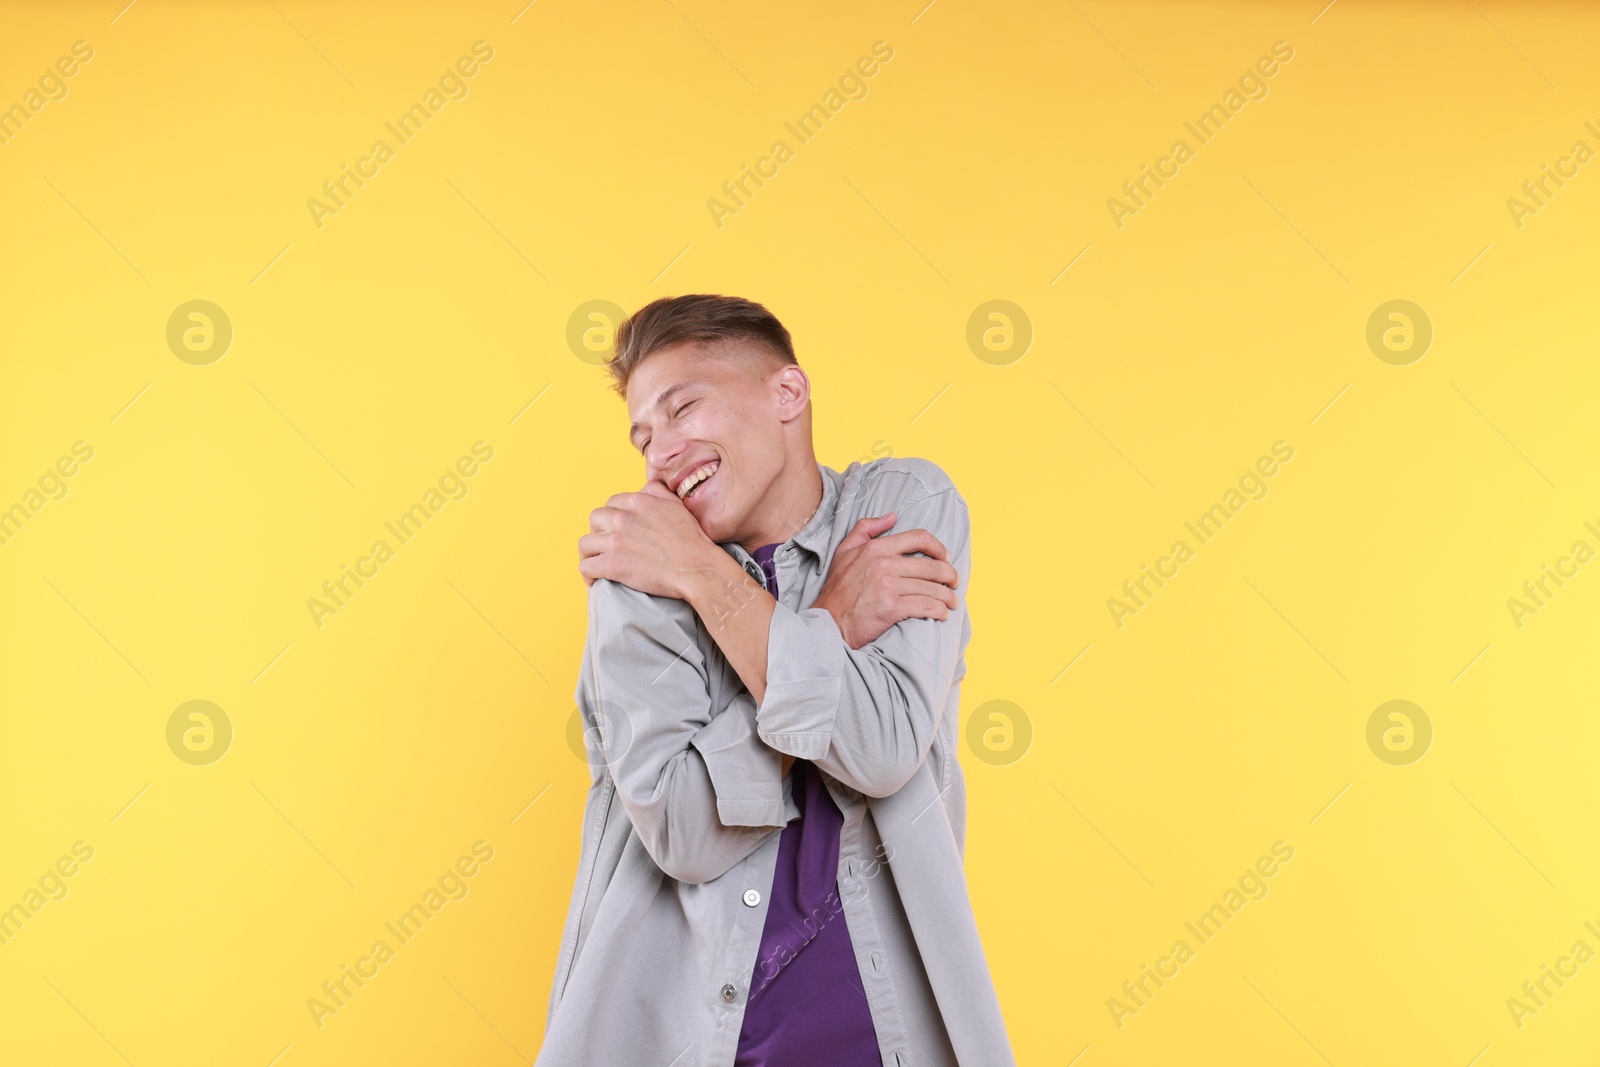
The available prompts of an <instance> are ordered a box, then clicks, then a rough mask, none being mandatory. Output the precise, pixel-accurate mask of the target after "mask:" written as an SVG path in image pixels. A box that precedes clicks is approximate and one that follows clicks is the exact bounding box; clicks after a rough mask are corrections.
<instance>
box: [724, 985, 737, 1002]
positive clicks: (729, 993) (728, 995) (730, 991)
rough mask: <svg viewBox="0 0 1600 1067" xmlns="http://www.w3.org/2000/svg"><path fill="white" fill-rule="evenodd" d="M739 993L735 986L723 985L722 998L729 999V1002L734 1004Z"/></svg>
mask: <svg viewBox="0 0 1600 1067" xmlns="http://www.w3.org/2000/svg"><path fill="white" fill-rule="evenodd" d="M738 995H739V991H738V990H737V989H735V988H733V986H731V985H725V986H723V987H722V999H723V1000H725V1001H727V1002H728V1003H729V1004H732V1003H733V1002H734V999H735V998H736V997H738Z"/></svg>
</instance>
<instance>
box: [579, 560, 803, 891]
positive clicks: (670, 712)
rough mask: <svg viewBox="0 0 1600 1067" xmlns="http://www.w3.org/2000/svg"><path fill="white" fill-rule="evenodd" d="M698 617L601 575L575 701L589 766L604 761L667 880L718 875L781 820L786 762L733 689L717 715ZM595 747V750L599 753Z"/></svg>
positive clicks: (592, 598)
mask: <svg viewBox="0 0 1600 1067" xmlns="http://www.w3.org/2000/svg"><path fill="white" fill-rule="evenodd" d="M694 619H695V616H694V611H693V609H692V608H690V607H689V605H687V604H685V603H683V602H682V601H678V600H672V599H670V598H667V597H655V596H650V595H648V594H645V593H641V592H639V591H638V590H636V589H632V588H630V587H628V586H625V585H621V584H619V583H616V582H612V581H608V580H605V579H601V580H598V581H596V582H595V583H594V584H593V585H592V586H590V589H589V632H588V639H587V641H586V643H585V646H584V655H583V665H582V667H581V668H580V670H579V674H578V687H577V694H576V695H577V701H578V706H579V709H580V711H581V712H582V714H583V720H584V723H585V725H586V726H588V727H589V728H590V729H589V734H588V737H589V739H590V742H591V744H590V751H591V754H590V759H591V760H596V759H601V758H603V760H604V763H605V765H606V768H607V770H608V771H609V772H610V774H611V778H612V780H613V781H614V782H615V784H616V787H617V796H618V798H619V799H620V800H621V802H622V805H623V807H624V809H625V810H626V811H627V813H628V818H629V820H630V821H631V822H632V823H633V826H634V829H635V830H636V831H637V833H638V835H639V838H640V840H641V841H642V842H643V843H644V846H645V848H646V849H647V850H648V851H649V853H650V855H651V857H652V858H653V859H654V860H655V861H656V864H657V865H658V866H660V868H661V869H662V871H664V872H665V873H666V874H667V875H669V876H670V877H673V878H676V879H678V880H679V881H684V882H706V881H710V880H711V879H713V878H716V877H718V876H719V875H721V874H723V873H725V872H726V871H727V870H728V869H729V868H731V867H732V866H733V865H734V864H736V863H738V862H739V861H740V860H741V859H743V858H744V857H745V856H747V855H748V854H749V853H750V852H752V851H753V850H754V849H755V848H756V847H757V846H758V845H760V844H761V842H762V841H763V840H764V839H765V838H766V836H767V834H766V833H765V832H763V831H770V830H772V829H777V828H780V827H782V826H783V824H784V821H785V815H784V810H785V809H784V802H783V782H782V757H781V756H780V755H779V753H778V752H777V751H775V750H774V749H773V748H771V747H769V746H768V745H767V744H766V743H765V742H763V741H762V740H761V738H760V737H759V736H758V735H757V732H756V708H755V702H754V700H752V699H751V697H750V695H749V694H748V693H745V692H742V691H741V692H740V693H739V694H738V695H737V696H735V697H734V698H733V700H732V701H731V702H730V703H729V704H728V706H727V707H726V708H724V709H722V710H721V711H720V712H716V713H713V708H712V697H711V683H710V678H709V675H708V666H707V663H706V661H705V657H704V656H703V655H702V653H701V651H700V648H699V646H698V645H697V643H696V641H695V634H694V627H695V621H694ZM593 749H598V750H599V752H598V754H596V753H595V752H594V751H593Z"/></svg>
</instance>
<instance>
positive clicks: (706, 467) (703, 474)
mask: <svg viewBox="0 0 1600 1067" xmlns="http://www.w3.org/2000/svg"><path fill="white" fill-rule="evenodd" d="M720 466H721V464H720V463H718V462H717V461H716V460H712V461H711V462H710V463H705V464H702V465H701V466H699V467H696V468H695V469H694V470H692V471H690V472H689V474H688V475H687V476H686V477H685V478H684V479H683V481H681V482H679V483H678V499H679V500H683V501H688V500H689V498H690V497H692V496H694V494H695V491H696V490H697V489H699V488H700V487H701V486H702V485H704V484H705V483H706V482H708V481H709V480H710V479H711V476H712V475H713V474H715V473H717V468H718V467H720Z"/></svg>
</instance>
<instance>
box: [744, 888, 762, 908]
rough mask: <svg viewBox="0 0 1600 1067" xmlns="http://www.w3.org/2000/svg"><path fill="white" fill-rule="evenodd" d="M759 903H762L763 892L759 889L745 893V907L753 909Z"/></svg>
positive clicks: (747, 890) (748, 890)
mask: <svg viewBox="0 0 1600 1067" xmlns="http://www.w3.org/2000/svg"><path fill="white" fill-rule="evenodd" d="M759 903H761V891H760V890H759V889H746V890H745V891H744V906H745V907H747V908H753V907H755V906H756V905H757V904H759Z"/></svg>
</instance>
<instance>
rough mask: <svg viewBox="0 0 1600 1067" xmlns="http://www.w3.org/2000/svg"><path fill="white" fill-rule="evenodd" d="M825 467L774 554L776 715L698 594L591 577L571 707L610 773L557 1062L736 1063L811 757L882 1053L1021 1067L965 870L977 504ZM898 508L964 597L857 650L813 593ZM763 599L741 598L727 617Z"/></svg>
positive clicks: (937, 490) (873, 474)
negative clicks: (777, 873) (937, 615)
mask: <svg viewBox="0 0 1600 1067" xmlns="http://www.w3.org/2000/svg"><path fill="white" fill-rule="evenodd" d="M818 469H819V471H820V472H821V474H822V502H821V504H820V505H819V506H818V508H817V511H816V513H815V514H814V515H813V516H812V517H811V519H810V521H809V522H808V523H807V524H806V525H805V526H804V527H803V528H802V529H801V530H800V531H799V532H798V533H796V534H795V535H794V536H793V537H792V538H791V539H789V540H788V541H786V542H784V543H783V544H782V545H781V546H780V547H779V548H778V550H777V552H776V554H775V557H774V558H775V561H776V564H777V569H778V588H779V591H780V595H779V598H778V603H777V605H776V607H775V609H774V612H773V616H772V628H771V632H770V635H769V638H768V661H767V691H766V696H765V698H764V699H763V700H762V702H761V705H760V707H759V708H758V707H757V706H756V703H755V701H754V699H753V698H752V697H751V696H750V693H749V692H748V691H747V690H746V689H745V687H744V684H743V682H742V681H741V680H740V679H739V676H738V674H737V673H736V672H735V671H734V669H733V668H732V666H730V665H729V663H728V661H727V660H726V658H724V656H723V655H722V653H721V650H720V649H719V648H718V646H717V643H716V641H715V639H714V638H713V637H712V636H711V631H710V630H708V628H707V625H706V624H705V623H703V622H702V621H701V620H700V617H699V616H698V614H696V612H695V610H694V609H693V608H692V607H690V606H689V605H688V604H687V603H685V602H683V601H680V600H675V599H672V598H668V597H656V596H650V595H647V594H644V593H640V592H638V591H637V590H635V589H631V588H629V587H628V586H624V585H620V584H618V583H616V582H611V581H607V580H603V579H602V580H599V581H596V582H595V583H594V584H593V585H592V586H591V587H590V590H589V632H588V637H587V640H586V642H585V646H584V653H583V662H582V665H581V667H580V669H579V674H578V686H577V693H576V696H577V701H578V707H579V709H580V710H581V712H582V714H583V718H584V722H585V724H586V725H588V726H589V727H590V729H589V730H588V731H587V732H586V735H585V740H586V751H587V752H588V753H589V759H590V766H591V771H592V781H591V785H590V788H589V793H588V797H587V799H586V801H585V804H584V820H583V834H582V842H581V846H580V853H579V860H578V874H577V879H576V882H575V883H574V885H573V891H572V900H571V904H570V907H569V909H568V913H567V920H566V926H565V930H564V932H563V934H562V938H561V948H560V953H559V955H558V957H557V962H556V974H555V982H554V985H553V987H552V989H551V993H550V1013H549V1018H548V1021H547V1024H546V1032H545V1040H544V1046H543V1048H542V1049H541V1050H540V1053H539V1059H538V1063H539V1064H540V1065H541V1067H591V1065H592V1067H615V1065H617V1064H653V1065H660V1067H667V1065H668V1064H670V1065H671V1067H729V1065H730V1064H732V1063H733V1059H734V1053H735V1049H736V1046H737V1044H738V1040H739V1027H740V1023H741V1021H742V1019H743V1014H744V1005H745V998H746V996H747V994H748V991H749V988H750V984H751V981H752V979H753V977H754V976H757V975H759V974H760V973H764V972H762V971H760V970H758V968H762V967H763V966H765V967H766V968H769V969H770V968H771V967H773V966H775V962H776V961H761V960H758V959H756V956H757V954H758V949H759V947H760V942H761V932H762V927H763V925H764V921H765V918H766V897H767V895H768V893H769V891H770V889H771V887H772V872H773V867H774V863H775V861H776V858H777V853H778V838H779V831H780V830H781V829H782V828H783V826H784V825H785V824H786V823H787V822H788V821H789V820H790V819H791V818H794V817H795V816H797V815H798V814H799V810H798V808H797V807H796V805H795V803H794V800H793V799H792V797H791V796H790V792H789V790H790V782H791V779H790V778H788V777H785V778H781V779H780V777H779V774H780V772H781V757H780V755H779V753H788V754H790V755H792V756H795V757H796V758H799V759H805V760H810V761H811V762H812V763H813V764H815V766H816V767H817V768H819V769H820V771H821V772H822V776H823V780H824V782H825V783H826V785H827V787H828V791H829V793H830V795H831V796H832V797H833V799H834V802H835V803H836V804H837V805H838V806H839V810H840V811H841V812H842V813H843V814H844V826H843V829H842V831H841V833H840V843H839V899H840V903H841V905H842V911H843V918H844V920H845V922H846V923H847V925H848V927H849V930H850V940H851V942H852V944H853V945H854V948H855V953H856V960H857V964H858V966H859V969H860V973H861V979H862V983H863V986H864V988H863V989H862V994H863V995H864V996H865V997H866V999H867V1002H868V1004H869V1006H870V1009H871V1012H872V1019H873V1025H874V1027H875V1029H876V1031H877V1034H878V1040H879V1045H880V1047H881V1051H882V1053H883V1062H884V1063H885V1064H886V1065H889V1067H956V1065H958V1064H966V1065H974V1067H977V1065H981V1067H1007V1065H1014V1062H1015V1061H1014V1060H1013V1057H1012V1053H1011V1047H1010V1044H1009V1042H1008V1040H1007V1037H1006V1030H1005V1023H1004V1021H1003V1019H1002V1017H1001V1013H1000V1005H999V1001H998V999H997V998H996V996H995V991H994V985H993V983H992V982H991V981H990V978H989V970H988V965H987V963H986V962H985V960H984V955H983V946H982V943H981V942H980V940H979V938H978V930H977V926H976V923H975V922H974V920H973V915H972V907H971V904H970V903H969V901H968V899H967V885H966V876H965V873H964V871H963V868H962V855H963V847H964V843H965V835H966V788H965V784H964V781H963V778H962V773H961V766H960V764H959V763H958V762H957V759H956V747H957V742H958V740H959V737H960V730H959V727H958V724H957V710H958V707H959V705H960V690H961V679H962V678H963V677H964V676H965V674H966V663H965V660H964V657H963V650H964V649H965V648H966V645H967V642H968V640H969V639H970V638H971V636H972V626H971V623H970V621H969V620H968V617H967V610H966V606H967V605H966V590H967V582H968V579H969V577H970V574H971V546H970V530H969V526H968V520H967V505H966V501H965V500H963V499H962V497H961V494H960V493H959V492H957V491H956V489H955V487H954V485H952V484H951V482H950V479H949V478H948V477H947V476H946V475H945V473H944V472H943V471H942V470H940V469H939V468H938V467H937V466H936V465H934V464H933V463H930V462H928V461H927V460H922V459H894V458H890V459H881V460H875V461H873V462H872V463H869V464H866V465H865V466H862V465H860V464H857V463H852V464H851V465H850V466H849V467H848V468H847V469H846V470H845V471H844V472H843V473H840V472H838V471H835V470H832V469H830V468H828V467H826V466H822V465H820V464H819V465H818ZM889 511H893V512H895V513H896V523H895V526H894V529H893V530H891V531H890V532H891V533H898V532H901V531H904V530H912V529H919V528H920V529H925V530H928V531H929V532H930V533H932V534H933V535H934V536H935V537H937V538H938V539H939V541H940V542H941V543H943V544H944V545H945V547H946V548H947V549H949V552H950V557H951V563H952V564H953V565H954V567H955V568H956V571H957V572H958V573H959V574H960V584H959V587H958V588H957V591H956V592H957V597H958V606H957V608H956V610H954V611H952V612H951V613H950V615H949V617H948V618H947V619H944V620H933V619H907V620H905V621H904V622H901V623H898V624H896V625H894V626H892V627H890V628H889V629H888V631H886V632H885V633H884V634H883V635H882V636H881V637H879V638H878V639H877V640H876V641H874V642H872V643H871V644H869V645H867V646H865V647H863V648H861V649H859V650H852V649H851V648H850V647H849V646H848V645H846V644H845V642H844V640H843V638H842V637H841V636H840V634H839V630H838V627H837V626H836V625H835V624H834V622H833V619H832V618H831V617H830V616H829V615H828V613H827V612H826V611H824V610H822V609H821V608H811V607H809V605H810V604H811V603H812V601H814V600H815V599H816V597H817V595H818V593H820V592H821V591H822V585H823V580H824V579H825V577H826V574H827V568H828V566H829V564H830V562H831V561H832V559H833V553H834V550H835V548H837V546H838V545H839V543H840V542H841V541H842V540H844V538H845V536H846V535H847V534H848V533H849V532H850V529H851V527H853V526H854V525H855V523H856V522H857V520H859V519H862V518H865V517H868V516H876V515H882V514H884V513H886V512H889ZM722 547H723V548H724V549H725V550H726V551H727V552H728V553H729V554H730V555H732V556H733V557H734V558H735V559H737V560H738V561H739V562H740V563H741V564H743V565H744V566H745V568H746V570H747V571H751V573H752V577H753V578H754V580H755V581H756V583H758V585H764V584H765V581H764V577H763V575H762V574H761V570H760V567H759V565H758V564H756V563H755V561H754V560H753V559H752V558H751V557H750V554H749V553H748V552H746V551H745V550H744V549H743V547H741V546H739V545H737V544H727V545H723V546H722ZM750 595H751V591H750V590H748V589H745V590H740V589H736V588H731V587H730V588H729V589H728V591H727V598H726V603H725V605H724V607H725V610H726V611H728V612H733V611H737V610H738V609H739V607H740V605H741V604H742V603H743V602H744V599H745V598H747V597H749V596H750ZM759 595H765V594H764V593H763V594H759ZM713 616H714V617H713V619H712V620H711V622H710V625H712V626H716V625H718V618H719V617H720V616H721V612H714V613H713ZM835 918H836V917H833V916H817V921H818V922H825V921H829V920H830V919H835Z"/></svg>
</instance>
